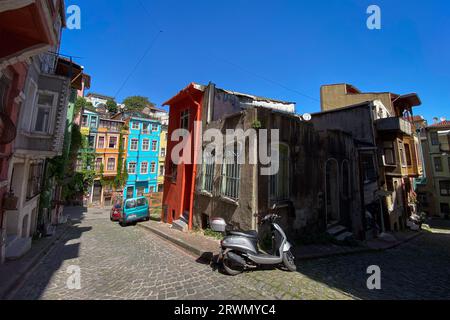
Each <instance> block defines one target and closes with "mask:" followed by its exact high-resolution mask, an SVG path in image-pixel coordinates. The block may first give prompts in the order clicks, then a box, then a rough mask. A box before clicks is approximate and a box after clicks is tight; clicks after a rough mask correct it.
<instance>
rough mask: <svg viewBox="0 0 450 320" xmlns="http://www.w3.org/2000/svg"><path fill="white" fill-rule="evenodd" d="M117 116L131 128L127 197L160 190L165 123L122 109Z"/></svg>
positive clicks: (125, 190) (127, 153) (127, 151)
mask: <svg viewBox="0 0 450 320" xmlns="http://www.w3.org/2000/svg"><path fill="white" fill-rule="evenodd" d="M114 118H115V119H117V118H120V119H122V120H124V121H125V122H126V124H127V127H128V129H129V143H128V148H127V149H126V158H127V160H126V168H127V175H128V179H127V181H126V186H125V189H124V194H123V196H124V197H125V198H133V197H140V196H144V195H146V194H149V193H155V192H157V191H158V165H159V154H160V136H161V123H160V122H159V121H158V120H155V119H152V118H150V117H149V116H147V115H145V114H144V113H141V112H122V113H120V114H118V115H116V116H114Z"/></svg>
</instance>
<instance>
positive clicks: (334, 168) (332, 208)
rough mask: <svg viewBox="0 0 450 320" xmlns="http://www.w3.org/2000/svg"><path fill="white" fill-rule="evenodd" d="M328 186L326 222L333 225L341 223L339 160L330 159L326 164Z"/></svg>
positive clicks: (326, 184)
mask: <svg viewBox="0 0 450 320" xmlns="http://www.w3.org/2000/svg"><path fill="white" fill-rule="evenodd" d="M325 167H326V168H325V171H326V173H325V186H326V213H327V214H326V223H327V226H333V225H335V224H338V223H339V220H340V217H339V211H340V208H339V207H340V203H339V165H338V162H337V160H335V159H330V160H328V161H327V163H326V166H325Z"/></svg>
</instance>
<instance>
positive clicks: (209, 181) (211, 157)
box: [202, 151, 215, 193]
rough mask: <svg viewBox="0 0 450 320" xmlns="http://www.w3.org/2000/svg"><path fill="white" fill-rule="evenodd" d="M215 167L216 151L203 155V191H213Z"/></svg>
mask: <svg viewBox="0 0 450 320" xmlns="http://www.w3.org/2000/svg"><path fill="white" fill-rule="evenodd" d="M214 169H215V152H214V151H212V152H211V153H210V154H207V155H205V154H204V155H203V179H202V191H207V192H209V193H212V192H213V186H214Z"/></svg>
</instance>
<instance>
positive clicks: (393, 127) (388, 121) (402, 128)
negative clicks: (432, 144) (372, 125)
mask: <svg viewBox="0 0 450 320" xmlns="http://www.w3.org/2000/svg"><path fill="white" fill-rule="evenodd" d="M376 127H377V129H378V131H387V132H389V131H391V132H402V133H404V134H407V135H412V133H413V129H412V124H411V123H410V122H408V121H407V120H405V119H403V118H398V117H391V118H385V119H379V120H377V121H376Z"/></svg>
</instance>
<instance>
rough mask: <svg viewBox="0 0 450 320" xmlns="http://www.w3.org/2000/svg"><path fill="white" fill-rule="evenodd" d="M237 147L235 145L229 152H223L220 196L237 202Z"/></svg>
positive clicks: (238, 170)
mask: <svg viewBox="0 0 450 320" xmlns="http://www.w3.org/2000/svg"><path fill="white" fill-rule="evenodd" d="M238 158H239V155H238V147H237V145H236V144H235V146H234V148H231V151H230V150H228V148H227V151H226V152H225V155H224V161H223V165H222V188H221V194H222V196H225V197H228V198H231V199H234V200H237V199H239V191H240V180H241V167H240V165H239V163H238Z"/></svg>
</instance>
